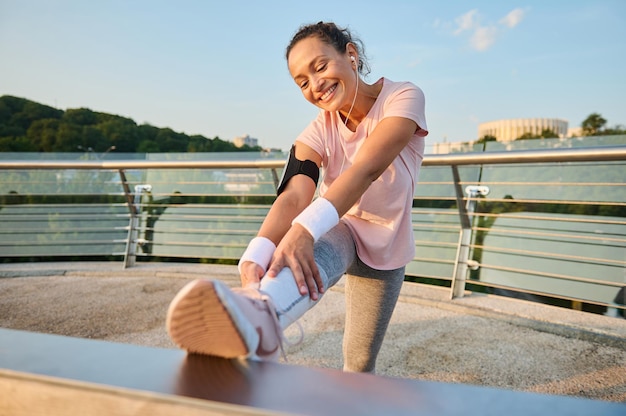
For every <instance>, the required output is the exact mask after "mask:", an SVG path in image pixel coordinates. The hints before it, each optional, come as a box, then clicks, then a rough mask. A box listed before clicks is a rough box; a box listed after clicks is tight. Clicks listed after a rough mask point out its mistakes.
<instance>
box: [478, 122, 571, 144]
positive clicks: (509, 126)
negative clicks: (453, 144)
mask: <svg viewBox="0 0 626 416" xmlns="http://www.w3.org/2000/svg"><path fill="white" fill-rule="evenodd" d="M567 126H568V122H567V120H561V119H558V118H514V119H509V120H496V121H490V122H488V123H481V124H479V125H478V137H479V138H482V137H485V136H493V137H495V138H496V139H498V141H499V142H511V141H513V140H515V139H518V138H519V137H521V136H523V135H524V134H526V133H529V134H532V135H536V136H540V135H541V133H542V132H543V131H544V130H551V131H553V132H554V133H556V134H557V135H558V136H559V137H560V138H565V137H567V136H568V130H567Z"/></svg>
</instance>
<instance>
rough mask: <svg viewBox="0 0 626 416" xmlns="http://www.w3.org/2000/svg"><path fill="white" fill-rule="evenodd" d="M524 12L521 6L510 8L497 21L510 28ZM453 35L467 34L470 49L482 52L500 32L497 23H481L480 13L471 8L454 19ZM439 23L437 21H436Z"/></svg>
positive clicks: (520, 18)
mask: <svg viewBox="0 0 626 416" xmlns="http://www.w3.org/2000/svg"><path fill="white" fill-rule="evenodd" d="M525 14H526V12H525V11H524V10H523V9H521V8H516V9H513V10H511V11H510V12H509V13H508V14H507V15H506V16H504V17H503V18H502V19H500V20H499V21H498V23H499V24H500V25H501V26H505V27H506V28H508V29H512V28H514V27H515V26H517V25H519V24H520V22H521V21H522V20H523V19H524V16H525ZM454 22H455V29H454V31H453V32H452V33H453V34H454V35H459V34H461V33H464V32H468V33H470V34H469V45H470V47H471V48H472V49H474V50H476V51H479V52H483V51H486V50H487V49H489V48H490V47H491V46H493V44H494V43H495V42H496V39H497V37H498V35H499V33H500V30H498V25H497V24H495V23H489V24H485V25H483V24H481V15H480V14H479V13H478V9H473V10H470V11H468V12H467V13H465V14H462V15H461V16H459V17H457V18H456V19H454ZM438 24H439V23H438Z"/></svg>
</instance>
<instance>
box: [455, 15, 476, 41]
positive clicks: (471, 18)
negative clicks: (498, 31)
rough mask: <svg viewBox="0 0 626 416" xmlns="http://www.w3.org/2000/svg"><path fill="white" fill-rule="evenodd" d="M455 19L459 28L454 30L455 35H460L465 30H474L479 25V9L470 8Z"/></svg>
mask: <svg viewBox="0 0 626 416" xmlns="http://www.w3.org/2000/svg"><path fill="white" fill-rule="evenodd" d="M454 21H455V22H456V24H457V25H458V27H457V29H456V30H455V31H454V34H455V35H458V34H459V33H461V32H464V31H466V30H472V29H474V28H476V27H477V26H478V25H479V23H478V10H476V9H474V10H470V11H469V12H467V13H465V14H464V15H461V16H459V17H457V18H456V19H455V20H454Z"/></svg>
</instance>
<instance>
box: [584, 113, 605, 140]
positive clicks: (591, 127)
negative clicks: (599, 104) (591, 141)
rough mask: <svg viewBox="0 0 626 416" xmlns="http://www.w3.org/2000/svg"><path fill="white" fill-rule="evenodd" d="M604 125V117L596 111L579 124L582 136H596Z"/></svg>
mask: <svg viewBox="0 0 626 416" xmlns="http://www.w3.org/2000/svg"><path fill="white" fill-rule="evenodd" d="M605 125H606V119H605V118H604V117H602V116H601V115H600V114H598V113H591V114H590V115H589V116H588V117H587V118H586V119H585V120H584V121H583V122H582V124H581V125H580V126H581V127H582V129H583V136H598V135H600V134H601V133H602V129H603V128H604V126H605Z"/></svg>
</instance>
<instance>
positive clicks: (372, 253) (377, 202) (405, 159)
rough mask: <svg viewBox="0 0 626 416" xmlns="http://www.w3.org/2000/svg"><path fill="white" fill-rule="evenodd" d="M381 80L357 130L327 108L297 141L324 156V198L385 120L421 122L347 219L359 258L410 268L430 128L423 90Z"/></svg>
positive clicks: (373, 264) (374, 264)
mask: <svg viewBox="0 0 626 416" xmlns="http://www.w3.org/2000/svg"><path fill="white" fill-rule="evenodd" d="M380 82H382V83H383V88H382V90H381V91H380V94H379V95H378V98H377V99H376V102H375V103H374V105H373V106H372V108H371V109H370V111H369V113H368V114H367V116H366V117H365V119H363V121H362V122H361V123H360V124H359V125H358V127H357V129H356V131H355V132H352V131H351V130H350V129H348V128H347V127H346V126H345V125H344V123H343V121H342V120H341V118H340V117H339V115H338V113H337V112H327V111H323V110H322V111H320V113H319V115H318V116H317V118H316V119H315V120H313V121H312V122H311V123H310V124H309V126H308V127H307V128H306V129H305V130H304V131H303V132H302V133H301V134H300V135H299V136H298V138H297V140H296V141H298V142H302V143H304V144H306V145H308V146H309V147H311V148H312V149H313V150H315V151H316V152H317V153H319V154H320V155H321V156H322V167H323V168H324V172H323V179H322V182H321V183H320V188H319V194H320V196H324V193H325V192H326V190H327V189H328V187H329V186H330V185H331V184H332V183H333V181H334V180H335V179H336V178H337V177H338V176H339V175H340V174H341V172H343V171H345V170H346V169H347V168H349V167H350V166H351V165H352V161H353V160H354V157H355V155H356V154H357V152H358V151H359V148H360V147H361V145H362V144H363V142H364V141H365V140H367V137H368V136H369V134H370V133H371V132H372V131H373V130H374V129H375V128H376V126H377V125H378V123H379V122H380V121H381V120H382V119H383V118H385V117H404V118H408V119H411V120H413V121H415V122H416V123H417V125H418V126H419V127H418V129H417V132H416V133H415V134H414V135H413V138H412V139H411V141H410V142H409V144H408V145H407V146H406V147H405V148H404V149H402V151H401V152H400V154H399V155H398V156H397V157H396V158H395V159H394V161H393V162H392V163H391V165H390V166H389V167H388V168H387V169H386V170H385V171H384V172H383V174H382V175H380V177H379V178H378V179H377V180H376V181H374V182H372V184H371V185H370V187H369V188H368V189H367V191H365V193H364V194H363V195H362V196H361V198H360V199H359V201H357V202H356V203H355V204H354V205H353V206H352V208H351V209H350V210H349V211H348V212H347V213H346V214H345V215H344V216H343V218H342V221H344V222H346V223H347V224H348V226H349V227H350V228H351V230H352V231H353V235H354V238H355V241H356V247H357V253H358V255H359V258H360V259H361V260H362V261H363V262H364V263H365V264H367V265H368V266H370V267H372V268H375V269H379V270H392V269H397V268H399V267H402V266H405V265H406V264H407V263H409V262H410V261H411V260H412V259H413V257H414V255H415V240H414V238H413V227H412V223H411V208H412V205H413V193H414V191H415V184H416V183H417V176H418V173H419V169H420V166H421V164H422V159H423V158H424V141H425V140H424V137H425V136H426V135H427V134H428V130H427V127H426V117H425V115H424V93H423V92H422V90H421V89H420V88H419V87H417V86H415V85H413V84H412V83H410V82H392V81H390V80H388V79H385V78H381V79H380V80H378V83H380Z"/></svg>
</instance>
